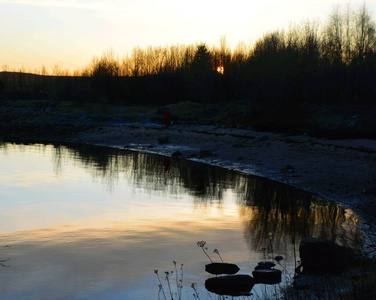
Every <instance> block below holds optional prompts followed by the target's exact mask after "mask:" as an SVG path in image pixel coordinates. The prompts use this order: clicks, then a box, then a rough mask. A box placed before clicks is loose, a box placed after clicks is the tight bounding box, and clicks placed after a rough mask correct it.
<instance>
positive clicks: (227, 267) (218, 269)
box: [205, 263, 240, 275]
mask: <svg viewBox="0 0 376 300" xmlns="http://www.w3.org/2000/svg"><path fill="white" fill-rule="evenodd" d="M239 270H240V269H239V267H238V266H237V265H235V264H228V263H211V264H208V265H205V271H206V272H208V273H210V274H213V275H220V274H228V275H232V274H236V273H238V272H239Z"/></svg>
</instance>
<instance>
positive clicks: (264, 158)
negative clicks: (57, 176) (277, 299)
mask: <svg viewBox="0 0 376 300" xmlns="http://www.w3.org/2000/svg"><path fill="white" fill-rule="evenodd" d="M71 141H73V142H80V143H90V144H96V145H106V146H110V147H118V148H125V149H131V150H141V151H145V152H150V153H158V154H163V155H167V156H173V154H174V152H176V153H175V154H174V155H178V156H179V157H181V158H186V159H191V160H196V161H202V162H205V163H209V164H212V165H217V166H221V167H225V168H229V169H234V170H239V171H242V172H245V173H248V174H254V175H258V176H262V177H267V178H270V179H274V180H277V181H280V182H285V183H286V182H288V183H289V184H290V185H293V186H295V187H298V188H301V189H304V190H307V191H310V192H313V193H316V194H319V195H320V196H322V197H325V198H327V199H331V200H335V201H337V202H339V203H341V204H344V205H345V206H347V207H349V208H351V209H352V210H353V211H355V212H356V213H358V214H360V215H361V216H362V217H363V218H364V219H365V220H366V221H367V222H371V223H375V221H374V220H373V214H374V213H376V141H375V140H322V139H316V138H312V137H308V136H283V135H280V134H275V133H260V132H254V131H249V130H242V129H228V128H216V127H213V126H202V125H175V126H172V127H170V128H168V129H165V128H162V127H161V126H159V125H156V124H140V123H135V124H128V125H117V126H115V125H114V126H101V127H97V128H93V129H91V130H89V131H86V132H82V133H80V134H79V135H77V136H75V137H74V138H72V139H71ZM177 151H179V152H180V155H179V153H178V152H177ZM201 151H203V152H201ZM200 152H201V155H200ZM211 153H212V155H211Z"/></svg>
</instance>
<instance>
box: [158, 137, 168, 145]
mask: <svg viewBox="0 0 376 300" xmlns="http://www.w3.org/2000/svg"><path fill="white" fill-rule="evenodd" d="M169 142H170V141H169V138H168V137H167V136H166V137H160V138H158V143H159V144H161V145H163V144H168V143H169Z"/></svg>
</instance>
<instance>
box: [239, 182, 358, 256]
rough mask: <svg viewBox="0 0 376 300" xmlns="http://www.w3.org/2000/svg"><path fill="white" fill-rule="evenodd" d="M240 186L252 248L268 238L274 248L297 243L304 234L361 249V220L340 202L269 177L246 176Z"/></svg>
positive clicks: (263, 243) (282, 247)
mask: <svg viewBox="0 0 376 300" xmlns="http://www.w3.org/2000/svg"><path fill="white" fill-rule="evenodd" d="M240 185H241V186H242V189H243V190H244V194H243V197H242V198H241V200H240V201H241V204H242V206H241V208H240V215H241V217H242V218H243V220H244V228H245V233H244V234H245V238H246V240H247V241H248V243H249V245H250V247H251V248H252V249H261V248H262V247H264V246H265V245H266V244H268V243H269V242H270V240H271V243H272V244H273V247H275V248H279V249H284V248H286V247H287V245H286V242H287V241H290V242H291V243H294V242H297V243H298V242H299V241H300V240H301V239H302V238H303V237H305V236H315V237H321V238H325V239H329V240H333V241H335V242H337V243H339V244H342V245H345V246H349V247H354V248H360V246H361V244H362V235H360V234H359V230H358V225H359V222H360V219H359V217H358V216H356V215H355V214H354V213H353V212H351V211H350V210H348V209H346V208H345V207H343V206H342V205H340V204H337V203H335V202H332V201H328V200H326V199H323V198H321V197H319V196H317V195H312V194H309V193H305V192H303V191H300V190H298V189H294V188H291V187H289V186H287V185H284V184H281V183H276V182H272V181H269V180H260V179H258V178H252V177H249V178H244V179H243V180H241V182H240ZM237 190H239V188H237Z"/></svg>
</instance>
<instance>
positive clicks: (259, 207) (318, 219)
mask: <svg viewBox="0 0 376 300" xmlns="http://www.w3.org/2000/svg"><path fill="white" fill-rule="evenodd" d="M59 147H60V148H59ZM59 147H57V148H56V149H57V150H56V151H55V156H65V155H68V156H70V157H72V158H73V159H74V161H75V162H76V163H77V164H80V165H81V166H83V167H85V169H86V170H87V171H88V172H90V173H91V175H92V176H93V177H94V178H101V179H102V180H103V182H104V183H105V184H106V185H107V186H108V190H111V189H112V188H114V186H115V185H116V184H121V183H122V181H123V180H125V181H130V182H131V184H133V185H135V186H136V187H139V188H140V189H141V188H142V189H143V190H146V191H147V192H149V193H156V192H161V193H165V194H179V193H189V194H191V195H193V196H195V197H194V201H196V203H195V204H200V205H208V203H210V201H211V200H216V201H219V202H221V200H222V199H223V195H224V192H225V191H226V190H227V189H231V190H232V191H233V192H235V193H236V194H237V199H238V204H239V209H240V211H239V213H240V217H241V218H242V219H243V221H244V235H245V239H246V240H247V242H248V244H249V246H250V247H251V248H252V250H256V249H261V248H262V247H264V246H265V243H267V242H268V241H270V240H269V239H270V238H271V242H272V244H273V246H274V247H275V248H279V249H284V248H286V247H288V246H287V245H288V244H291V243H294V242H299V241H300V239H301V238H303V237H305V236H317V237H321V238H325V239H330V240H333V241H336V242H338V243H340V244H342V245H346V246H351V247H358V246H359V245H360V244H361V243H362V236H361V235H360V234H359V231H358V229H357V225H358V224H359V222H360V219H359V218H358V216H356V215H355V214H354V213H352V212H351V211H350V210H348V209H345V208H344V207H343V206H342V205H339V204H337V203H334V202H331V201H328V200H325V199H323V198H321V197H318V196H316V195H312V194H309V193H305V192H303V191H300V190H298V189H294V188H291V187H289V186H287V185H284V184H281V183H276V182H273V181H270V180H265V179H260V178H258V177H253V176H246V175H243V174H240V173H236V172H230V171H227V170H224V169H221V168H216V167H210V166H207V165H203V164H199V163H194V162H189V161H185V160H179V159H170V158H165V157H161V156H158V155H148V154H144V153H140V152H129V151H124V150H121V149H111V148H106V147H93V146H88V145H80V146H69V147H63V146H59ZM62 149H63V151H62ZM55 160H56V161H61V158H57V159H55ZM120 174H121V176H122V178H120V177H119V176H120Z"/></svg>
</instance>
